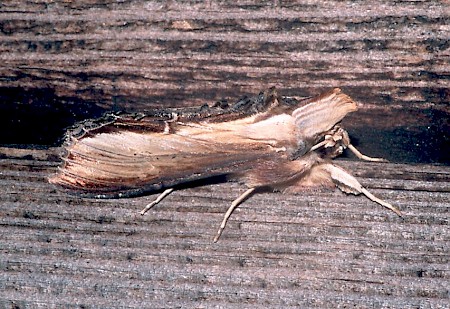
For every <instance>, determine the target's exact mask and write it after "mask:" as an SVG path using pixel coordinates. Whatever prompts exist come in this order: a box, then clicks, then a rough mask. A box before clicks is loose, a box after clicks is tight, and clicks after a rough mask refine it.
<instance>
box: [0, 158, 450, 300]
mask: <svg viewBox="0 0 450 309" xmlns="http://www.w3.org/2000/svg"><path fill="white" fill-rule="evenodd" d="M54 152H55V150H53V153H52V152H49V151H41V152H38V151H34V153H31V154H28V156H27V157H25V158H24V156H23V155H24V153H21V154H20V153H16V154H15V156H16V157H15V158H14V154H13V153H11V151H9V153H7V154H5V158H4V159H2V160H0V175H1V177H0V184H1V186H2V188H5V189H4V192H3V197H2V201H1V203H0V207H1V208H0V215H1V223H2V224H1V227H0V229H1V233H0V244H1V252H2V254H1V256H0V259H1V265H2V272H1V273H0V278H1V279H0V282H1V285H2V289H1V291H0V305H1V306H2V307H14V308H36V307H38V308H39V307H42V308H44V307H69V308H72V307H73V308H75V307H77V308H79V307H83V308H98V307H102V308H112V307H127V308H138V307H139V308H142V307H207V308H211V307H227V308H228V307H231V308H233V307H236V308H237V307H240V308H242V306H244V307H250V306H251V307H254V308H267V307H301V308H304V307H322V308H336V307H346V306H355V307H358V308H367V307H374V308H415V307H421V308H445V306H446V304H448V288H449V285H448V282H449V279H450V278H449V273H450V272H449V265H450V264H449V256H450V254H449V253H450V252H449V247H448V241H449V237H450V233H449V229H448V224H449V216H448V209H449V206H450V205H449V200H450V186H449V183H450V176H449V175H450V168H449V167H443V166H430V165H428V166H423V165H410V164H408V165H405V164H392V163H380V164H375V163H362V162H353V161H342V162H340V164H341V165H344V166H345V167H346V168H348V169H349V170H351V171H352V172H353V173H354V174H356V175H357V176H358V178H359V179H360V180H361V181H362V183H363V184H364V185H366V186H367V187H368V188H369V189H370V190H371V191H373V192H374V193H375V194H377V195H379V196H380V197H382V198H384V199H386V200H387V201H389V202H392V203H393V204H395V205H398V206H399V207H400V208H401V209H402V211H403V212H404V214H405V217H404V219H400V218H398V217H397V216H396V215H394V214H392V213H390V212H388V211H386V210H385V209H384V208H382V207H381V206H379V205H377V204H375V203H372V202H370V201H368V200H367V199H365V198H363V197H356V196H347V195H344V194H342V193H340V192H339V191H337V190H336V191H321V192H307V193H305V194H303V195H301V196H295V195H281V194H277V193H272V194H259V195H256V196H254V197H252V198H251V199H249V200H248V201H246V202H245V203H244V204H243V205H241V206H240V207H239V208H238V209H237V210H236V211H235V213H234V214H233V216H232V218H231V220H230V222H229V224H228V226H227V229H226V230H225V232H224V234H223V235H222V238H221V240H220V241H219V242H218V243H217V244H214V243H213V242H212V239H213V237H214V236H215V234H216V231H217V228H218V226H219V224H220V222H221V219H222V215H223V213H224V212H225V211H226V209H227V208H228V206H229V204H230V203H231V201H232V200H233V199H234V198H235V197H236V196H238V195H239V194H240V193H242V192H243V190H244V188H242V187H241V186H239V185H238V184H233V183H226V184H217V185H212V186H206V187H200V188H193V189H188V190H184V191H177V192H175V193H173V194H172V195H171V196H170V197H168V198H167V199H166V200H164V202H162V203H161V204H160V205H158V207H156V208H155V209H154V210H152V211H151V212H149V213H148V214H147V215H145V216H140V215H139V214H138V213H139V210H141V209H142V207H143V206H144V205H145V204H146V203H147V202H148V201H150V200H151V199H152V198H153V197H141V198H134V199H119V200H117V199H116V200H92V199H80V198H77V197H74V196H69V195H65V194H62V193H60V192H59V191H57V190H55V187H53V186H52V185H50V184H48V183H47V181H46V177H47V176H48V175H49V174H51V173H53V172H54V171H55V165H56V164H57V163H56V162H53V161H48V159H49V158H50V159H51V158H53V157H54ZM6 157H7V158H6ZM20 157H22V159H19V158H20Z"/></svg>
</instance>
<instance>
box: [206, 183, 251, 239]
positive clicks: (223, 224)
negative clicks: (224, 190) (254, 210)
mask: <svg viewBox="0 0 450 309" xmlns="http://www.w3.org/2000/svg"><path fill="white" fill-rule="evenodd" d="M255 189H256V188H250V189H248V190H247V191H245V192H244V193H243V194H242V195H241V196H239V197H238V198H237V199H235V200H234V201H233V203H231V206H230V208H228V210H227V212H226V213H225V216H224V217H223V220H222V223H221V224H220V227H219V230H218V231H217V235H216V237H214V242H217V241H218V240H219V238H220V235H222V232H223V230H224V229H225V225H227V221H228V218H230V216H231V214H232V213H233V211H234V210H235V209H236V207H238V206H239V204H240V203H242V202H243V201H244V200H245V199H246V198H247V197H248V196H249V195H250V194H252V193H253V191H255Z"/></svg>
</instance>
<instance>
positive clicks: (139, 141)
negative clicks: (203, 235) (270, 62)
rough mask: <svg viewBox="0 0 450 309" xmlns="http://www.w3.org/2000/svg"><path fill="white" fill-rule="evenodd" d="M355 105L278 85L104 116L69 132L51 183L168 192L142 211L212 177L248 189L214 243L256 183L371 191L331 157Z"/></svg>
mask: <svg viewBox="0 0 450 309" xmlns="http://www.w3.org/2000/svg"><path fill="white" fill-rule="evenodd" d="M356 110H357V104H356V103H355V102H354V101H353V100H352V99H351V98H350V97H349V96H347V95H345V94H344V93H342V92H341V90H340V89H334V90H332V91H329V92H327V93H324V94H322V95H320V96H317V97H313V98H307V99H297V98H294V97H285V96H279V95H278V94H277V92H276V90H275V89H274V88H271V89H269V90H267V91H265V92H261V93H260V94H259V95H257V96H255V97H251V98H248V97H245V98H243V99H241V100H239V101H238V102H237V103H235V104H233V105H231V106H228V104H226V102H223V101H222V102H218V103H216V104H215V105H212V106H208V105H204V106H202V107H198V108H188V109H168V110H154V111H149V112H146V113H142V114H120V113H119V114H107V115H105V116H104V117H103V118H100V119H97V120H88V121H85V122H83V123H80V124H79V125H78V126H77V127H74V128H73V129H71V130H69V131H68V133H67V139H66V142H65V152H66V154H65V155H64V156H63V161H64V162H63V165H62V166H61V167H60V168H59V171H58V173H57V174H56V175H54V176H52V177H50V179H49V181H50V182H51V183H54V184H59V185H62V186H64V187H67V188H70V189H72V190H75V191H76V192H79V193H81V194H83V195H85V196H90V197H96V198H117V197H130V196H135V195H142V194H144V193H151V192H158V191H159V192H162V193H161V194H160V195H159V196H158V198H157V199H156V200H154V201H153V202H152V203H150V204H149V205H147V207H145V208H144V209H143V210H142V212H141V214H144V213H145V212H146V211H148V210H149V209H150V208H151V207H153V206H154V205H156V204H157V203H159V202H160V201H161V200H162V199H163V198H164V197H166V196H167V195H168V194H170V193H171V192H172V191H174V190H176V189H178V188H182V186H183V185H186V184H187V183H192V182H195V181H198V180H201V179H205V178H211V177H215V176H221V177H225V179H226V180H232V181H233V180H234V181H239V182H241V183H243V184H245V185H246V186H247V187H248V190H247V191H245V192H244V193H243V194H242V195H241V196H239V197H238V198H237V199H236V200H234V201H233V202H232V204H231V206H230V207H229V209H228V211H227V212H226V214H225V216H224V218H223V221H222V223H221V225H220V228H219V231H218V233H217V235H216V237H215V239H214V241H215V242H216V241H217V240H218V239H219V237H220V235H221V234H222V231H223V229H224V228H225V225H226V223H227V220H228V218H229V217H230V215H231V213H232V212H233V210H234V209H235V208H236V207H237V206H238V205H239V204H240V203H241V202H243V201H244V200H245V199H247V198H248V197H249V196H250V195H251V194H253V193H254V192H255V190H271V191H281V192H283V193H292V194H295V193H301V192H304V190H308V189H311V188H317V187H324V186H329V187H333V186H336V187H338V188H339V189H340V190H342V191H343V192H345V193H352V194H364V195H365V196H366V197H367V198H369V199H370V200H372V201H374V202H376V203H378V204H380V205H382V206H384V207H386V208H388V209H390V210H392V211H394V212H395V213H396V214H398V215H399V216H401V213H400V211H399V210H398V209H397V208H395V207H394V206H392V205H391V204H389V203H387V202H385V201H383V200H381V199H379V198H377V197H375V196H373V195H372V194H371V193H370V192H368V191H367V190H366V189H365V188H364V187H363V186H362V185H361V184H360V183H359V182H358V180H356V178H354V177H353V176H352V175H350V174H349V173H348V172H346V171H345V170H344V169H342V168H340V167H339V166H337V165H335V164H334V163H333V162H332V159H333V158H334V157H336V156H338V155H340V154H341V153H342V152H343V150H344V149H346V148H348V149H349V150H350V151H352V152H353V153H354V154H355V155H356V156H357V157H359V158H360V159H363V160H369V161H383V159H378V158H370V157H367V156H365V155H363V154H361V153H360V152H359V151H358V150H357V149H356V148H355V147H354V146H353V145H352V144H351V143H350V139H349V136H348V134H347V132H346V131H345V130H344V129H343V128H342V127H341V126H340V124H339V123H340V121H341V120H342V119H343V118H344V117H345V116H346V115H347V114H348V113H350V112H354V111H356Z"/></svg>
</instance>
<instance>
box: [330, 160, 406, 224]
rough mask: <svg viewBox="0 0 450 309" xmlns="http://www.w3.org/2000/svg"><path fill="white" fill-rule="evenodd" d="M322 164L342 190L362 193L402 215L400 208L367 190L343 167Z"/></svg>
mask: <svg viewBox="0 0 450 309" xmlns="http://www.w3.org/2000/svg"><path fill="white" fill-rule="evenodd" d="M322 166H323V167H324V168H325V169H326V170H327V171H328V172H329V173H330V176H331V179H332V180H333V182H334V183H335V184H336V186H337V187H338V188H339V189H340V190H341V191H343V192H345V193H353V194H355V195H358V194H360V193H362V194H364V195H365V196H366V197H367V198H368V199H370V200H371V201H374V202H375V203H378V204H380V205H381V206H384V207H386V208H388V209H390V210H392V211H393V212H395V213H396V214H397V215H399V216H400V217H401V216H402V213H401V212H400V210H398V209H397V208H396V207H394V206H392V205H391V204H389V203H387V202H385V201H383V200H381V199H379V198H377V197H376V196H374V195H373V194H372V193H370V192H369V191H367V189H365V188H364V187H363V186H362V185H361V184H360V183H359V181H358V180H356V178H355V177H353V176H352V175H350V174H349V173H347V172H346V171H344V170H343V169H342V168H339V167H337V166H335V165H333V164H323V165H322Z"/></svg>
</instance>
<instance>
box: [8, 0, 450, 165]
mask: <svg viewBox="0 0 450 309" xmlns="http://www.w3.org/2000/svg"><path fill="white" fill-rule="evenodd" d="M449 12H450V6H449V5H448V3H447V2H446V1H431V2H430V1H422V2H417V1H389V2H381V3H380V2H377V3H374V2H373V1H359V2H358V4H355V3H354V2H353V1H317V2H316V1H312V2H311V1H305V2H277V3H276V4H275V5H274V4H273V3H272V2H263V3H261V4H259V3H258V4H255V3H253V2H251V1H237V2H236V1H221V2H215V1H210V2H206V3H203V2H178V1H175V2H173V1H170V2H160V1H145V2H141V1H132V2H124V3H113V2H106V3H105V2H104V1H95V0H92V1H81V2H77V3H76V4H74V3H46V2H41V1H27V2H23V1H18V0H13V1H8V2H6V3H2V6H1V7H0V33H1V35H0V61H1V62H2V65H1V66H0V76H1V78H0V87H1V88H0V93H1V94H2V97H1V99H2V101H3V102H4V103H5V104H3V105H2V107H0V114H2V115H4V116H3V117H4V118H3V119H0V120H4V121H0V131H3V132H5V131H8V132H11V133H10V135H9V136H10V137H9V138H7V137H4V138H3V141H1V140H0V143H3V144H5V143H18V144H27V143H33V144H44V145H48V144H51V145H56V144H57V137H58V136H61V135H62V132H63V128H64V127H66V126H68V125H71V124H73V122H74V121H76V120H80V119H83V118H87V117H92V116H98V115H99V114H100V112H101V111H102V110H103V111H104V110H111V109H122V108H125V109H127V110H129V111H132V110H142V109H148V108H154V107H161V106H186V105H198V104H202V103H204V102H214V101H216V100H218V99H220V98H229V99H231V100H235V99H237V98H238V97H240V96H242V95H251V94H254V93H257V92H259V91H260V90H263V89H266V88H267V87H269V86H276V87H277V88H279V90H280V93H282V94H285V95H299V96H309V95H314V94H317V93H319V92H321V91H323V90H325V89H329V88H331V87H342V88H344V90H345V92H347V93H349V94H350V95H351V96H352V97H354V98H355V99H356V100H357V101H359V102H361V103H364V104H365V105H364V107H363V109H362V110H361V112H360V113H359V114H358V115H357V116H354V118H352V121H349V125H350V126H353V127H356V128H357V129H364V128H367V127H369V128H368V130H367V131H368V132H372V131H373V130H372V127H376V128H378V129H380V128H382V129H383V132H382V133H380V134H385V136H384V138H383V137H382V136H379V135H378V136H372V137H371V138H375V139H378V140H380V142H383V144H381V145H380V146H381V147H378V148H379V149H384V150H386V151H385V152H383V153H382V154H383V155H384V157H387V158H388V159H390V160H393V161H401V162H447V163H448V162H449V158H448V156H444V155H439V153H448V152H449V151H450V149H449V148H448V146H447V145H449V144H450V141H449V139H450V137H449V134H448V132H449V131H450V128H449V124H448V121H447V120H445V119H448V116H449V112H448V102H449V101H450V97H449V94H450V92H449V80H448V77H449V72H450V67H449V63H450V52H449V51H450V49H449V47H450V46H449V43H448V42H449V41H448V37H449V33H450V31H449V28H448V23H447V20H448V19H449V18H450V13H449ZM14 87H16V88H14ZM17 93H21V94H22V95H20V96H18V95H17ZM17 102H20V103H22V104H21V105H19V106H18V105H17ZM30 104H31V105H32V106H34V107H35V109H34V110H33V109H32V110H30V109H29V106H30ZM18 110H20V112H19V113H18ZM36 110H37V111H39V112H38V114H37V115H36V113H35V111H36ZM18 114H20V115H22V116H21V117H22V118H21V121H20V122H19V121H14V120H10V119H13V117H17V115H18ZM49 118H51V119H53V121H52V122H48V121H47V119H49ZM56 120H57V121H56ZM8 124H9V125H8ZM27 124H29V125H27ZM31 124H32V125H31ZM31 128H34V130H32V129H31ZM30 131H35V132H36V133H35V134H30V133H28V134H27V135H26V136H24V134H23V133H21V132H30ZM443 132H447V133H445V134H443ZM13 134H14V135H13ZM357 136H361V137H360V138H361V144H363V145H364V144H373V141H370V140H369V139H368V138H369V137H365V136H367V135H366V134H361V135H357ZM366 138H367V139H366ZM412 139H413V140H415V142H414V143H411V141H410V140H412ZM380 142H379V143H380ZM389 145H390V147H391V148H393V151H388V150H389ZM428 149H433V150H437V151H429V150H428ZM370 150H372V149H370Z"/></svg>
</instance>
